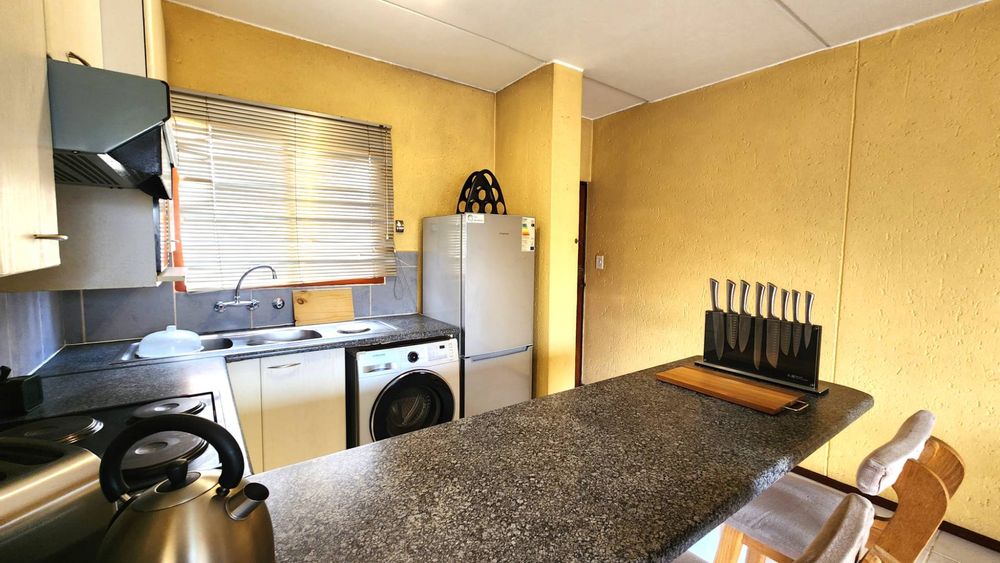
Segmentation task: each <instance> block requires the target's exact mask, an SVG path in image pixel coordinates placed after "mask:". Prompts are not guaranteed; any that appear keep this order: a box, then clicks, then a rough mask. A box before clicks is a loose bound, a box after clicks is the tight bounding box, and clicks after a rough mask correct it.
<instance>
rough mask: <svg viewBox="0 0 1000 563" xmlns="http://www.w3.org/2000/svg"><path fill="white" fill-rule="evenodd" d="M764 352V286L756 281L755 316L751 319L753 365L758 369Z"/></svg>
mask: <svg viewBox="0 0 1000 563" xmlns="http://www.w3.org/2000/svg"><path fill="white" fill-rule="evenodd" d="M763 352H764V286H763V285H761V283H760V282H757V316H756V317H754V319H753V367H754V369H758V370H759V369H760V357H761V356H762V355H763Z"/></svg>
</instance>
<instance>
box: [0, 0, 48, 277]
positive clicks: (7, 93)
mask: <svg viewBox="0 0 1000 563" xmlns="http://www.w3.org/2000/svg"><path fill="white" fill-rule="evenodd" d="M46 75H47V71H46V63H45V19H44V11H43V9H42V4H41V3H40V2H38V0H3V1H2V2H0V276H5V275H8V274H14V273H17V272H26V271H29V270H37V269H39V268H48V267H50V266H55V265H58V264H59V241H58V240H55V239H38V238H35V235H56V234H58V233H59V231H58V229H57V227H56V186H55V177H54V175H53V173H52V129H51V126H50V125H49V98H48V90H47V89H46V87H45V85H46Z"/></svg>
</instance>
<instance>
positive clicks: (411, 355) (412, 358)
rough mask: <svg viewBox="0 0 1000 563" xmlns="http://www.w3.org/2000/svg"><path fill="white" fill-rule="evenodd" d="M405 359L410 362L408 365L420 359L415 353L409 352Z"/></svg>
mask: <svg viewBox="0 0 1000 563" xmlns="http://www.w3.org/2000/svg"><path fill="white" fill-rule="evenodd" d="M406 359H407V360H410V363H411V364H412V363H414V362H416V361H417V360H419V359H420V354H417V353H416V352H410V353H409V354H407V355H406Z"/></svg>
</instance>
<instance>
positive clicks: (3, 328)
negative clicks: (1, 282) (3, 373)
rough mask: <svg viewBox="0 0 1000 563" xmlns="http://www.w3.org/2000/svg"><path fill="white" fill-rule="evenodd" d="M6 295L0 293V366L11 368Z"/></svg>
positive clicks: (11, 357) (12, 353) (11, 356)
mask: <svg viewBox="0 0 1000 563" xmlns="http://www.w3.org/2000/svg"><path fill="white" fill-rule="evenodd" d="M7 319H8V317H7V294H6V293H0V365H4V366H7V367H10V368H13V367H14V366H13V365H12V364H13V363H14V351H13V350H12V349H11V346H10V331H9V330H8V329H7V324H8V323H7Z"/></svg>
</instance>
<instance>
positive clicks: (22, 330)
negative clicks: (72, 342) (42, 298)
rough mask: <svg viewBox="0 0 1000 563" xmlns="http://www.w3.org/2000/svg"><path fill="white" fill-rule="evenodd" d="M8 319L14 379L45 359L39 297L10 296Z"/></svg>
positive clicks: (34, 295)
mask: <svg viewBox="0 0 1000 563" xmlns="http://www.w3.org/2000/svg"><path fill="white" fill-rule="evenodd" d="M6 317H7V336H8V338H9V339H10V355H11V364H10V367H11V368H12V369H13V370H14V374H15V375H24V374H26V373H29V372H30V371H31V370H33V369H35V368H36V367H38V365H39V364H41V363H42V361H44V359H45V355H44V350H43V347H42V320H41V316H40V315H39V306H38V293H37V292H34V291H28V292H17V293H8V294H7V314H6Z"/></svg>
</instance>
